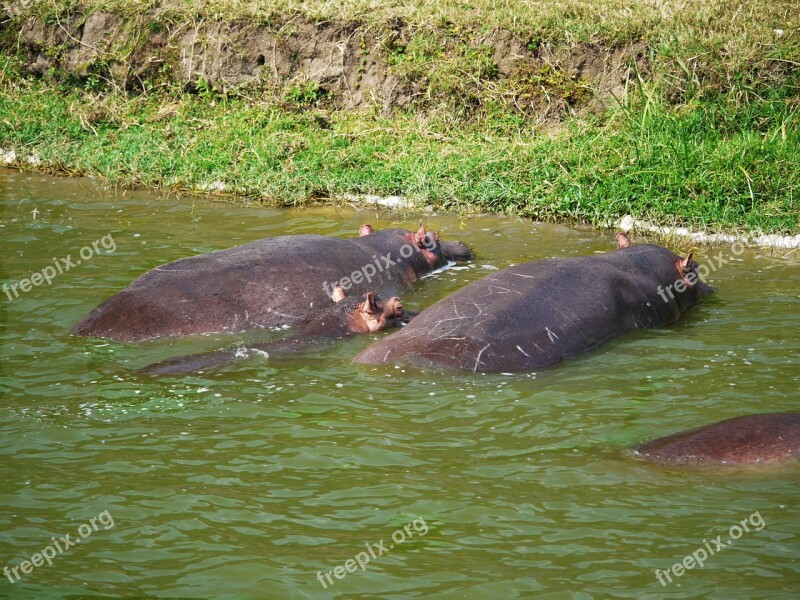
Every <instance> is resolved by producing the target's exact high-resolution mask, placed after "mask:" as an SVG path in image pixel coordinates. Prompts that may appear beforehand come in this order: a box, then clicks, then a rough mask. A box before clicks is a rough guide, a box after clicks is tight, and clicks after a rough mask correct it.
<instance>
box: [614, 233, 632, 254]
mask: <svg viewBox="0 0 800 600" xmlns="http://www.w3.org/2000/svg"><path fill="white" fill-rule="evenodd" d="M630 245H631V238H629V237H628V234H626V233H625V232H623V231H620V232H619V233H618V234H617V248H618V249H620V250H622V249H623V248H627V247H628V246H630Z"/></svg>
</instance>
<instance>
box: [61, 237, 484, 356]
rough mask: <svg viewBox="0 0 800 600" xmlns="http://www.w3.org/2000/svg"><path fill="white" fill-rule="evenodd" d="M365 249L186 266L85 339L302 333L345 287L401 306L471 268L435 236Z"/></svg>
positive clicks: (318, 249)
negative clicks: (455, 261)
mask: <svg viewBox="0 0 800 600" xmlns="http://www.w3.org/2000/svg"><path fill="white" fill-rule="evenodd" d="M360 233H361V235H360V236H359V237H358V238H355V239H339V238H332V237H326V236H321V235H289V236H281V237H273V238H266V239H263V240H258V241H256V242H252V243H250V244H245V245H243V246H238V247H236V248H231V249H228V250H221V251H219V252H211V253H209V254H202V255H199V256H193V257H191V258H185V259H182V260H177V261H174V262H171V263H168V264H165V265H161V266H160V267H156V268H155V269H153V270H151V271H148V272H147V273H145V274H144V275H142V276H141V277H139V278H138V279H137V280H136V281H134V282H133V283H132V284H130V285H129V286H128V287H127V288H125V289H124V290H122V291H121V292H119V293H117V294H115V295H114V296H112V297H111V298H109V299H108V300H106V301H105V302H103V303H102V304H101V305H100V306H98V307H97V308H95V309H94V310H93V311H91V312H90V313H89V314H88V315H87V316H86V317H84V318H83V319H82V320H81V321H80V322H79V323H78V324H77V325H75V327H74V328H73V329H72V332H73V333H75V334H78V335H86V336H94V337H102V338H108V339H112V340H116V341H121V342H138V341H143V340H150V339H153V338H158V337H163V336H183V335H191V334H201V333H212V332H222V331H231V332H240V331H245V330H248V329H253V328H258V327H278V326H284V325H289V326H301V325H303V324H304V323H307V322H308V321H310V320H312V319H314V318H315V317H316V316H317V315H318V314H319V311H320V310H321V309H323V308H324V307H328V306H330V305H331V295H332V293H333V290H334V288H335V287H336V286H337V285H341V286H342V287H343V288H344V289H345V290H346V291H347V292H348V293H349V294H351V295H354V296H360V295H362V294H364V293H366V292H368V291H374V292H376V293H378V294H380V295H382V296H384V297H389V296H396V295H398V294H399V293H400V291H402V290H404V289H406V288H408V287H410V286H411V285H412V284H414V283H415V282H416V281H417V280H418V279H420V278H421V277H422V276H423V275H425V274H426V273H430V272H431V271H433V270H435V269H438V268H439V267H441V266H443V265H445V264H446V262H447V259H448V252H450V251H452V252H453V256H454V257H457V258H463V257H465V256H467V255H469V249H468V248H467V247H466V246H464V245H463V244H460V243H457V242H456V243H453V244H449V245H448V250H447V251H445V250H444V249H443V247H442V246H441V243H440V242H441V240H440V239H439V236H438V234H436V233H435V232H426V230H425V227H424V226H423V225H420V228H419V229H418V230H417V231H416V232H413V231H407V230H404V229H386V230H383V231H378V232H373V231H372V228H371V227H370V226H369V225H365V226H363V227H362V228H361V232H360Z"/></svg>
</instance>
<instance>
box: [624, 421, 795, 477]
mask: <svg viewBox="0 0 800 600" xmlns="http://www.w3.org/2000/svg"><path fill="white" fill-rule="evenodd" d="M636 454H637V455H639V456H642V457H644V458H646V459H648V460H651V461H653V462H656V463H659V464H664V465H758V464H776V463H782V462H785V461H788V460H790V459H796V458H800V414H797V413H765V414H759V415H745V416H741V417H734V418H733V419H726V420H725V421H720V422H718V423H714V424H713V425H706V426H705V427H700V428H698V429H692V430H690V431H682V432H680V433H675V434H673V435H669V436H667V437H663V438H658V439H657V440H652V441H650V442H647V443H645V444H642V445H641V446H639V447H638V448H637V449H636Z"/></svg>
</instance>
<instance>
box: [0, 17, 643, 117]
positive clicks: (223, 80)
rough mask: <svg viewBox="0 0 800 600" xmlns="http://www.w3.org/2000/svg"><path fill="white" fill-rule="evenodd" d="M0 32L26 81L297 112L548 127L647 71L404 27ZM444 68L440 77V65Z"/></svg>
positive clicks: (625, 49) (96, 27)
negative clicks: (218, 95)
mask: <svg viewBox="0 0 800 600" xmlns="http://www.w3.org/2000/svg"><path fill="white" fill-rule="evenodd" d="M5 27H6V28H7V30H8V29H9V28H12V29H13V28H16V29H17V30H18V31H16V32H12V31H6V32H5V34H4V35H3V36H2V39H3V40H4V44H5V46H6V47H7V48H8V46H9V45H13V46H15V47H17V48H18V49H19V50H21V52H22V53H23V55H24V56H25V58H26V63H27V67H28V69H29V70H30V72H32V73H35V74H38V75H41V76H43V77H69V78H73V79H77V80H79V81H81V82H83V83H84V84H86V85H90V86H93V85H100V84H108V85H113V86H117V87H119V88H123V89H125V90H127V91H132V92H137V91H141V90H144V89H147V88H152V87H153V86H157V85H160V84H164V83H167V82H171V83H176V82H177V83H181V84H183V85H185V86H186V87H187V88H188V89H190V90H191V91H200V92H208V91H214V92H222V93H231V92H234V93H235V92H238V91H246V90H253V89H263V88H269V89H271V90H273V91H277V92H279V93H280V94H282V95H283V96H284V97H286V98H287V99H289V100H292V101H295V102H297V103H305V104H318V103H322V104H327V105H330V106H331V107H334V108H339V109H342V108H344V109H349V108H356V107H363V106H368V105H375V106H377V107H379V108H380V110H381V111H382V112H383V113H384V114H388V113H390V112H392V111H393V110H395V109H398V108H400V109H402V108H408V107H411V106H414V107H420V106H424V105H425V104H431V103H437V102H442V101H444V100H446V99H447V97H449V96H452V95H453V94H455V95H457V96H458V97H459V98H461V99H462V100H464V102H465V105H466V106H467V107H468V106H469V102H470V100H471V98H470V96H472V100H476V99H478V98H481V99H485V98H486V97H491V98H492V99H494V100H496V101H499V102H503V103H504V104H507V105H511V106H513V107H515V108H516V109H517V110H518V111H520V112H521V113H524V114H525V116H527V117H534V118H535V119H536V120H539V121H554V120H558V119H560V118H561V117H563V116H564V115H565V114H567V113H568V112H570V111H573V110H584V109H592V108H602V107H603V106H604V105H605V104H606V103H607V102H608V101H609V100H610V99H611V97H612V95H617V96H620V95H621V94H622V93H623V91H624V89H625V85H626V82H627V81H628V80H629V78H631V77H632V76H634V74H635V73H636V72H637V71H638V73H639V74H645V76H646V74H647V73H648V71H649V64H648V59H647V55H646V53H645V45H644V44H643V43H632V44H631V43H628V44H626V45H623V46H619V47H606V46H602V45H591V44H578V45H575V46H573V47H570V48H566V47H559V48H556V47H553V46H551V45H550V44H545V43H536V42H535V41H531V40H521V39H517V38H515V37H514V35H512V34H511V33H510V32H508V31H503V30H495V31H492V32H490V33H486V34H482V35H479V34H477V33H474V32H473V33H469V34H467V33H461V34H457V33H453V32H449V31H445V30H443V31H438V32H435V33H434V34H432V33H431V32H430V31H419V30H413V29H412V28H411V27H410V26H408V25H407V24H405V23H404V22H403V21H402V20H401V19H395V20H394V22H392V23H388V24H387V25H386V26H385V27H384V28H376V27H375V26H370V25H365V24H363V23H359V22H337V21H327V22H323V23H312V22H309V21H306V20H302V19H299V18H294V19H291V20H286V21H285V22H282V23H272V24H269V25H253V24H251V23H249V22H245V21H241V20H240V21H232V22H208V21H204V20H200V21H198V22H195V23H189V22H185V21H183V22H173V21H170V20H169V19H168V18H165V17H164V16H162V15H160V14H159V13H157V12H153V13H146V14H143V15H139V16H137V17H135V18H130V17H128V18H124V17H122V16H118V15H116V14H112V13H109V12H94V13H92V14H80V13H78V14H71V15H68V16H65V17H64V18H59V19H53V20H51V21H49V22H43V21H41V20H37V19H33V18H29V19H27V20H25V19H23V20H22V22H10V23H6V24H5ZM12 33H13V34H12ZM448 61H449V62H448ZM444 62H448V64H447V65H446V66H447V68H439V67H440V66H441V65H442V64H443V63H444Z"/></svg>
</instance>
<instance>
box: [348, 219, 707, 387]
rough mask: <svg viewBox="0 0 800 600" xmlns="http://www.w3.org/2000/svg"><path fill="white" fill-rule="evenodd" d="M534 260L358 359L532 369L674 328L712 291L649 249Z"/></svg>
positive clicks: (673, 258)
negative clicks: (640, 331)
mask: <svg viewBox="0 0 800 600" xmlns="http://www.w3.org/2000/svg"><path fill="white" fill-rule="evenodd" d="M617 239H618V249H617V250H616V251H613V252H609V253H606V254H601V255H596V256H586V257H578V258H555V259H545V260H537V261H533V262H528V263H524V264H521V265H517V266H513V267H508V268H507V269H503V270H501V271H497V272H496V273H494V274H492V275H489V276H487V277H484V278H483V279H480V280H478V281H475V282H473V283H470V284H469V285H467V286H465V287H463V288H461V289H460V290H458V291H456V292H455V293H453V294H451V295H449V296H447V297H446V298H444V299H442V300H440V301H439V302H437V303H435V304H433V305H432V306H430V307H429V308H427V309H425V310H424V311H422V312H421V313H420V314H419V316H418V317H416V318H415V319H414V321H413V322H411V323H410V324H409V325H408V327H405V328H403V330H402V331H399V332H397V333H394V334H392V335H390V336H388V337H385V338H383V339H381V340H378V341H377V342H374V343H373V344H371V345H370V346H368V347H367V348H366V349H365V350H363V351H362V352H361V353H360V354H358V355H357V356H356V357H355V360H356V362H361V363H367V364H382V363H397V362H414V363H420V364H424V365H433V366H437V367H444V368H452V369H460V370H464V371H476V372H484V373H491V372H503V371H530V370H533V369H538V368H541V367H546V366H548V365H552V364H554V363H556V362H558V361H560V360H561V359H563V358H565V357H568V356H574V355H576V354H580V353H582V352H586V351H588V350H591V349H593V348H595V347H597V346H599V345H600V344H602V343H603V342H604V341H605V340H607V339H609V338H612V337H614V336H617V335H620V334H622V333H624V332H626V331H628V330H629V329H635V328H651V327H663V326H665V325H668V324H669V323H672V322H673V321H676V320H678V319H679V318H680V316H681V315H682V314H683V313H684V312H685V311H686V310H687V309H688V308H689V307H691V306H694V305H695V304H697V303H698V302H700V299H701V298H702V297H703V296H704V295H705V294H707V293H710V292H711V291H712V289H711V288H710V287H709V286H707V285H706V284H705V283H703V282H701V281H699V280H698V277H697V273H696V269H697V263H696V262H694V261H693V260H692V255H691V254H689V255H688V256H687V257H686V258H681V257H680V256H677V255H676V254H673V253H672V252H671V251H669V250H667V249H666V248H662V247H661V246H656V245H654V244H642V245H636V246H634V245H632V244H631V242H630V239H629V238H628V237H627V236H626V235H625V234H623V233H621V234H619V235H618V237H617Z"/></svg>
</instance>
